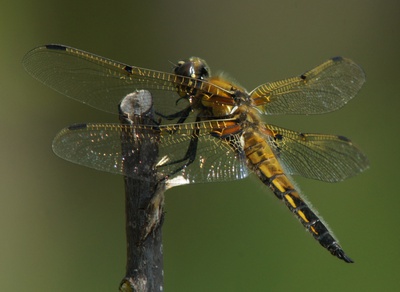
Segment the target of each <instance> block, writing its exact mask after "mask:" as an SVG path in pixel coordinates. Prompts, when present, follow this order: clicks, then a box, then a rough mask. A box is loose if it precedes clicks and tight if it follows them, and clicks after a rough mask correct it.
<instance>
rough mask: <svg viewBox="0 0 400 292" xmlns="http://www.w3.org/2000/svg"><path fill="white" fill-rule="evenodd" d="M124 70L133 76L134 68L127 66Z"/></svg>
mask: <svg viewBox="0 0 400 292" xmlns="http://www.w3.org/2000/svg"><path fill="white" fill-rule="evenodd" d="M124 70H125V71H126V72H128V73H129V74H132V67H131V66H125V68H124Z"/></svg>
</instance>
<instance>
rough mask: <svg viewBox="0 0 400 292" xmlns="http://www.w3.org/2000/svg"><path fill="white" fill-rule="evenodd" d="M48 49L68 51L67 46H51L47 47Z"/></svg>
mask: <svg viewBox="0 0 400 292" xmlns="http://www.w3.org/2000/svg"><path fill="white" fill-rule="evenodd" d="M46 49H49V50H59V51H66V50H67V48H66V47H65V46H62V45H54V44H50V45H46Z"/></svg>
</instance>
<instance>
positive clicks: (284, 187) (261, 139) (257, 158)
mask: <svg viewBox="0 0 400 292" xmlns="http://www.w3.org/2000/svg"><path fill="white" fill-rule="evenodd" d="M243 137H244V152H245V155H246V157H247V164H248V167H249V168H250V169H252V170H253V171H254V172H255V173H256V174H257V175H258V177H259V178H260V180H261V181H262V182H263V183H264V184H265V185H267V186H268V187H269V188H270V189H271V190H272V191H273V193H274V194H275V195H276V196H277V197H278V198H279V199H280V200H282V201H284V202H285V204H286V206H287V207H288V208H289V210H290V211H292V212H293V213H294V214H295V215H296V217H297V218H298V219H299V220H300V222H301V223H302V224H303V226H304V227H305V228H306V229H307V230H308V231H309V232H310V233H311V234H312V235H313V236H314V238H315V239H316V240H318V242H319V243H320V244H321V245H322V246H323V247H325V248H326V249H328V250H329V251H330V252H331V253H332V254H333V255H335V256H337V257H338V258H340V259H343V260H344V261H346V262H348V263H351V262H353V261H352V260H351V259H350V258H349V257H347V256H346V255H345V253H344V251H343V250H342V248H341V247H340V245H339V244H338V242H337V240H336V239H335V238H334V237H333V235H332V233H331V231H330V230H329V229H328V228H327V227H326V226H325V224H324V223H323V222H322V221H321V219H320V218H319V217H318V216H317V215H316V213H315V211H313V210H312V209H311V207H309V206H308V205H307V203H306V202H305V201H304V200H303V199H302V198H301V196H300V193H299V192H298V191H297V189H296V188H295V186H294V184H293V183H292V182H291V180H290V178H289V177H288V176H287V175H286V174H285V173H284V169H283V167H282V165H281V164H280V162H279V160H278V158H277V155H279V151H278V150H276V153H275V152H274V150H273V148H272V147H273V143H269V142H268V139H273V137H272V136H268V135H267V134H264V133H260V132H258V131H254V130H252V131H247V132H246V133H244V135H243ZM270 144H271V145H272V146H271V145H270Z"/></svg>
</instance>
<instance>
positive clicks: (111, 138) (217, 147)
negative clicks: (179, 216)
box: [53, 122, 248, 185]
mask: <svg viewBox="0 0 400 292" xmlns="http://www.w3.org/2000/svg"><path fill="white" fill-rule="evenodd" d="M210 130H211V123H210V122H207V123H202V122H199V123H188V124H179V125H169V126H160V127H152V126H129V125H119V124H81V125H74V126H71V127H68V128H65V129H63V130H62V131H61V132H60V133H58V135H57V136H56V138H55V139H54V141H53V150H54V152H55V153H56V154H57V155H58V156H60V157H61V158H63V159H65V160H68V161H71V162H73V163H77V164H80V165H84V166H87V167H90V168H94V169H97V170H102V171H106V172H111V173H115V174H122V175H126V176H129V177H133V178H138V179H142V180H147V179H148V178H146V177H144V176H143V174H142V173H141V172H140V171H133V172H130V173H127V172H126V170H125V167H124V163H126V162H125V161H129V159H130V157H133V156H135V155H136V154H137V153H136V152H137V148H136V146H135V145H138V144H137V143H140V141H142V140H143V139H146V141H151V142H152V143H156V145H158V159H157V163H156V165H155V166H153V167H155V168H156V171H157V175H158V177H159V178H168V179H169V181H170V182H172V183H170V184H173V185H174V184H175V185H180V184H187V183H201V182H217V181H230V180H237V179H241V178H244V177H246V176H247V175H248V172H247V168H246V166H245V158H244V156H243V154H242V153H241V152H240V151H233V148H232V147H231V146H230V144H228V143H227V142H225V141H224V140H221V139H218V138H215V137H213V136H211V135H210ZM122 133H124V137H125V138H124V139H123V141H121V134H122ZM193 133H196V134H193ZM194 137H195V139H197V141H198V143H197V147H196V149H190V150H189V151H195V156H194V157H195V159H194V161H193V162H191V163H188V159H187V158H186V154H187V152H188V149H189V148H190V147H189V145H190V143H191V141H192V140H193V139H194ZM235 139H236V140H238V142H239V136H235V135H232V141H233V140H235ZM121 145H122V146H121ZM122 147H124V149H126V148H127V147H131V149H132V151H131V153H130V154H128V157H123V155H122V154H121V148H122ZM175 178H179V180H175Z"/></svg>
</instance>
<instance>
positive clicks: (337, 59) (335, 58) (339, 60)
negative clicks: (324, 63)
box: [332, 56, 343, 62]
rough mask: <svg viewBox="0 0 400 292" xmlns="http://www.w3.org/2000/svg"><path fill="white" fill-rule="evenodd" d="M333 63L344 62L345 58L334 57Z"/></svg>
mask: <svg viewBox="0 0 400 292" xmlns="http://www.w3.org/2000/svg"><path fill="white" fill-rule="evenodd" d="M332 61H333V62H342V61H343V58H342V57H340V56H336V57H333V58H332Z"/></svg>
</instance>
